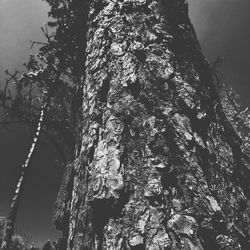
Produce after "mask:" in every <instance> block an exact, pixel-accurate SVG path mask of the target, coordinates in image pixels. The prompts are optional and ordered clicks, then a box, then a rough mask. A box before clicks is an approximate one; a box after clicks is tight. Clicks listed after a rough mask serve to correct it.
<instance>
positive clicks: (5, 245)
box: [1, 100, 48, 250]
mask: <svg viewBox="0 0 250 250" xmlns="http://www.w3.org/2000/svg"><path fill="white" fill-rule="evenodd" d="M47 105H48V100H46V102H45V103H44V104H43V106H42V107H41V111H40V117H39V121H38V124H37V129H36V133H35V135H34V138H33V142H32V144H31V147H30V150H29V154H28V156H27V158H26V161H25V163H24V164H23V165H22V166H21V173H20V177H19V180H18V183H17V185H16V189H15V193H14V196H13V198H12V202H11V206H10V212H9V215H8V218H7V223H6V227H5V234H4V238H3V241H2V247H1V249H2V250H9V249H10V246H11V239H12V236H13V233H14V228H15V223H16V218H17V213H18V209H19V203H20V199H21V196H22V192H23V189H24V181H25V178H26V173H27V170H28V167H29V165H30V161H31V158H32V156H33V153H34V151H35V148H36V146H37V142H38V139H39V137H40V133H41V128H42V123H43V120H44V113H45V111H46V108H47Z"/></svg>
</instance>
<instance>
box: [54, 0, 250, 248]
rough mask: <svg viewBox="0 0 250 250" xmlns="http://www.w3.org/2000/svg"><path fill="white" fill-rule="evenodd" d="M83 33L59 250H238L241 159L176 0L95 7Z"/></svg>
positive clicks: (245, 244) (243, 207)
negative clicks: (77, 117) (73, 151)
mask: <svg viewBox="0 0 250 250" xmlns="http://www.w3.org/2000/svg"><path fill="white" fill-rule="evenodd" d="M88 25H89V26H88V35H87V48H86V63H85V83H84V87H83V106H82V113H83V117H82V121H81V122H80V124H79V125H80V126H81V127H82V132H81V134H79V137H81V138H82V140H81V143H80V144H79V145H77V155H76V159H75V161H74V162H73V163H72V164H71V165H70V166H71V167H70V168H69V170H68V171H67V173H68V174H66V176H67V178H65V181H64V184H63V185H62V190H61V191H60V195H59V197H58V200H57V208H58V209H57V211H56V218H55V223H56V225H57V227H58V228H60V229H61V230H62V231H64V238H65V244H64V248H67V249H88V250H91V249H93V250H94V249H110V250H111V249H112V250H115V249H117V250H120V249H133V250H136V249H137V250H139V249H150V250H153V249H154V250H156V249H159V250H160V249H185V250H186V249H197V250H198V249H249V247H250V245H249V231H248V227H249V219H248V214H249V212H250V210H249V200H248V198H249V177H250V173H249V162H248V159H247V158H246V157H245V156H244V154H243V153H242V151H241V148H240V143H241V142H240V139H239V138H238V136H237V135H236V133H235V132H234V130H233V128H232V126H231V124H230V123H229V122H228V121H227V119H226V117H225V114H224V113H223V110H222V107H221V104H220V100H219V98H218V95H217V93H216V90H215V87H214V85H213V83H212V78H211V74H210V70H209V66H208V64H207V62H206V60H205V58H204V57H203V55H202V53H201V51H200V46H199V44H198V41H197V39H196V35H195V33H194V30H193V27H192V25H191V23H190V20H189V18H188V7H187V3H186V1H184V0H140V1H139V0H134V1H117V0H115V1H110V0H106V1H102V0H95V1H93V2H92V3H91V6H90V10H89V16H88ZM62 222H63V223H62Z"/></svg>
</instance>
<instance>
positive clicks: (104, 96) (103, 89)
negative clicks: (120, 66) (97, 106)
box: [99, 77, 110, 103]
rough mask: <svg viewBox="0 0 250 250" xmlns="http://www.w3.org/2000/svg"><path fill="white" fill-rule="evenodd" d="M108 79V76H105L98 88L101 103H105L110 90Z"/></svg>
mask: <svg viewBox="0 0 250 250" xmlns="http://www.w3.org/2000/svg"><path fill="white" fill-rule="evenodd" d="M109 81H110V80H109V77H107V78H106V79H105V80H104V81H103V83H102V86H101V88H100V90H99V99H100V102H102V103H107V99H108V93H109V90H110V82H109Z"/></svg>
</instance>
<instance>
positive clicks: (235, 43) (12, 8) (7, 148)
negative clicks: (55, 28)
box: [0, 0, 250, 244]
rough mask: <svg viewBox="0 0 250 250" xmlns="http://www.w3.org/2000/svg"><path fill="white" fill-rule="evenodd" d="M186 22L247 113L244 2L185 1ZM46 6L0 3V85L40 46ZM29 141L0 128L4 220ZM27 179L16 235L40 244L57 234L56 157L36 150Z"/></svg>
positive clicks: (249, 39) (249, 50)
mask: <svg viewBox="0 0 250 250" xmlns="http://www.w3.org/2000/svg"><path fill="white" fill-rule="evenodd" d="M189 4H190V18H191V21H192V22H193V24H194V27H195V30H196V32H197V36H198V39H199V41H200V44H201V47H202V50H203V52H204V54H205V55H206V57H207V58H208V60H209V61H213V60H214V59H215V58H216V57H217V56H221V57H224V58H225V60H224V64H223V66H222V68H221V70H222V71H223V72H224V80H225V82H226V83H228V84H230V85H232V86H233V88H234V89H235V90H236V91H238V93H239V94H240V95H241V99H242V102H243V103H244V104H245V105H247V106H249V107H250V99H249V98H248V95H249V91H250V83H249V72H250V70H249V67H250V29H249V24H250V15H249V11H250V1H249V0H189ZM47 11H48V6H47V4H46V3H45V2H43V1H42V0H0V34H1V38H0V82H3V81H4V78H5V76H4V73H3V72H4V70H6V69H9V70H10V71H11V70H14V69H19V70H23V67H22V64H23V63H24V62H25V61H27V59H28V57H29V54H31V53H32V51H31V50H30V46H31V43H30V40H36V41H42V40H43V34H42V32H41V29H40V27H42V26H43V24H44V22H45V21H46V20H48V18H47ZM30 143H31V137H30V135H29V133H28V131H27V130H26V129H25V128H24V127H22V126H13V127H11V131H10V130H6V129H4V128H2V127H0V157H1V158H0V159H1V164H0V171H1V174H0V216H4V215H7V212H8V209H9V203H10V200H11V197H12V194H13V191H14V188H15V182H16V180H17V178H18V166H20V165H21V164H22V163H23V161H24V159H25V156H26V154H27V151H28V149H29V145H30ZM37 152H39V153H36V154H35V156H34V158H33V161H32V165H31V168H30V171H29V176H28V178H27V183H26V187H25V192H24V196H23V200H22V202H21V206H20V212H19V216H18V228H19V231H22V232H25V233H26V234H28V235H31V236H32V241H34V242H37V243H39V244H40V243H41V242H45V241H46V240H48V239H55V238H56V237H58V236H59V235H60V234H59V233H58V232H56V230H55V229H54V226H53V223H52V210H53V205H54V202H55V199H56V194H57V192H58V188H59V185H60V181H61V176H62V169H61V167H60V166H59V165H58V164H56V162H55V159H56V158H57V153H56V151H55V150H54V149H53V147H52V146H51V145H49V144H48V143H46V144H42V145H39V148H38V150H37Z"/></svg>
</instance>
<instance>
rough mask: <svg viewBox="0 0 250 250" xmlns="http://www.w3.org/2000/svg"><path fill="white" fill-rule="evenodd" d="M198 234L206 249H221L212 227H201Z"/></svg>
mask: <svg viewBox="0 0 250 250" xmlns="http://www.w3.org/2000/svg"><path fill="white" fill-rule="evenodd" d="M197 236H198V237H199V238H200V239H201V244H202V246H203V248H204V250H212V249H213V250H219V249H220V248H219V246H218V244H217V242H216V236H215V233H214V231H213V230H212V229H206V228H202V227H199V229H198V232H197Z"/></svg>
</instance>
